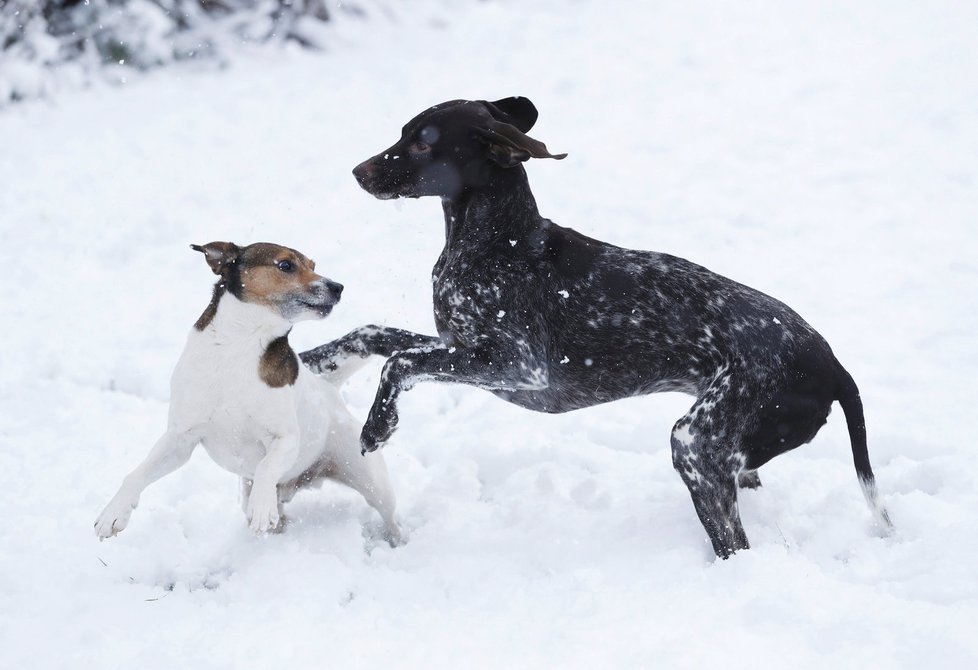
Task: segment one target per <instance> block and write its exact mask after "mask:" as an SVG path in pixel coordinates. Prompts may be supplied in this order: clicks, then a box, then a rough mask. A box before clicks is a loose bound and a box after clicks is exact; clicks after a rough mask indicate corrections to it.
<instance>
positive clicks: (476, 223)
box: [442, 165, 541, 247]
mask: <svg viewBox="0 0 978 670" xmlns="http://www.w3.org/2000/svg"><path fill="white" fill-rule="evenodd" d="M442 209H443V210H444V212H445V241H446V245H447V246H448V247H456V246H458V245H460V244H465V245H471V244H491V243H492V242H494V241H496V240H499V239H501V238H502V237H504V236H505V237H507V238H514V236H515V237H519V236H521V235H522V234H525V233H526V232H527V231H528V230H533V229H535V228H536V227H537V226H539V225H540V221H541V217H540V212H539V211H538V210H537V203H536V200H535V199H534V197H533V193H532V192H531V191H530V184H529V182H528V181H527V178H526V170H524V169H523V166H522V165H517V166H515V167H511V168H506V169H502V168H500V169H496V170H493V171H492V173H491V174H490V176H489V179H488V181H487V182H486V183H485V184H484V185H482V186H479V187H469V188H466V189H465V190H463V191H462V192H461V193H459V194H458V195H457V196H455V197H453V198H443V199H442Z"/></svg>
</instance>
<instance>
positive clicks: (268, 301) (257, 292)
mask: <svg viewBox="0 0 978 670" xmlns="http://www.w3.org/2000/svg"><path fill="white" fill-rule="evenodd" d="M190 246H191V248H192V249H194V250H195V251H199V252H201V253H203V254H204V258H205V259H206V260H207V264H208V265H209V266H210V268H211V270H213V271H214V274H216V275H217V276H219V277H220V278H221V279H220V281H218V283H217V287H216V290H217V291H227V292H228V293H230V294H231V295H233V296H234V297H236V298H237V299H238V300H241V301H242V302H247V303H252V304H257V305H263V306H265V307H268V308H269V309H271V310H273V311H274V312H275V313H277V314H279V315H280V316H281V317H282V318H284V319H286V320H287V321H290V322H292V323H295V322H296V321H304V320H307V319H322V318H323V317H325V316H326V315H327V314H329V313H330V311H331V310H332V309H333V305H335V304H336V303H338V302H339V301H340V294H341V293H342V292H343V286H342V285H340V284H337V283H336V282H333V281H330V280H329V279H326V278H325V277H322V276H320V275H318V274H316V273H315V269H316V264H315V263H314V262H312V261H311V260H309V259H308V258H306V257H305V256H304V255H303V254H301V253H299V252H298V251H296V250H295V249H289V248H288V247H283V246H280V245H278V244H268V243H265V242H259V243H257V244H249V245H248V246H246V247H239V246H238V245H236V244H234V243H233V242H211V243H209V244H204V245H197V244H191V245H190Z"/></svg>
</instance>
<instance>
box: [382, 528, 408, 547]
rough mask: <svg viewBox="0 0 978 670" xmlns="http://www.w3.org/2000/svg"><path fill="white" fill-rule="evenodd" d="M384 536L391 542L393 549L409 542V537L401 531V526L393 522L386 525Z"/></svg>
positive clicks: (388, 542)
mask: <svg viewBox="0 0 978 670" xmlns="http://www.w3.org/2000/svg"><path fill="white" fill-rule="evenodd" d="M382 537H383V538H384V540H386V541H387V544H389V545H390V546H391V548H392V549H393V548H395V547H399V546H401V545H402V544H404V543H405V542H407V538H406V537H405V536H404V533H402V532H401V527H400V526H398V525H397V524H396V523H393V522H392V523H389V524H386V525H385V526H384V530H383V533H382Z"/></svg>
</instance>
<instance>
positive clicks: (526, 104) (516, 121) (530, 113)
mask: <svg viewBox="0 0 978 670" xmlns="http://www.w3.org/2000/svg"><path fill="white" fill-rule="evenodd" d="M483 103H484V104H485V106H486V108H487V109H488V110H489V113H490V114H492V116H493V118H494V119H496V120H497V121H502V122H503V123H508V124H510V125H512V126H515V127H516V128H517V129H518V130H519V131H520V132H523V133H528V132H530V128H532V127H533V124H534V123H536V122H537V108H536V107H534V105H533V103H532V102H530V99H529V98H524V97H513V98H503V99H502V100H494V101H493V102H485V101H483Z"/></svg>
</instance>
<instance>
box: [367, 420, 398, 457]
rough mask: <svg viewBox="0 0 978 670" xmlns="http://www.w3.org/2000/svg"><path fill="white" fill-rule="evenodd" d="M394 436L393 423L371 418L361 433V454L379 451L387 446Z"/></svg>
mask: <svg viewBox="0 0 978 670" xmlns="http://www.w3.org/2000/svg"><path fill="white" fill-rule="evenodd" d="M393 434H394V424H393V423H391V422H389V421H382V420H381V421H378V420H376V419H374V418H373V417H369V418H368V419H367V422H366V423H365V424H363V430H361V431H360V451H361V453H364V454H366V453H367V452H368V451H377V450H378V449H380V448H381V447H383V446H384V445H385V444H387V440H389V439H390V438H391V435H393Z"/></svg>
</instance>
